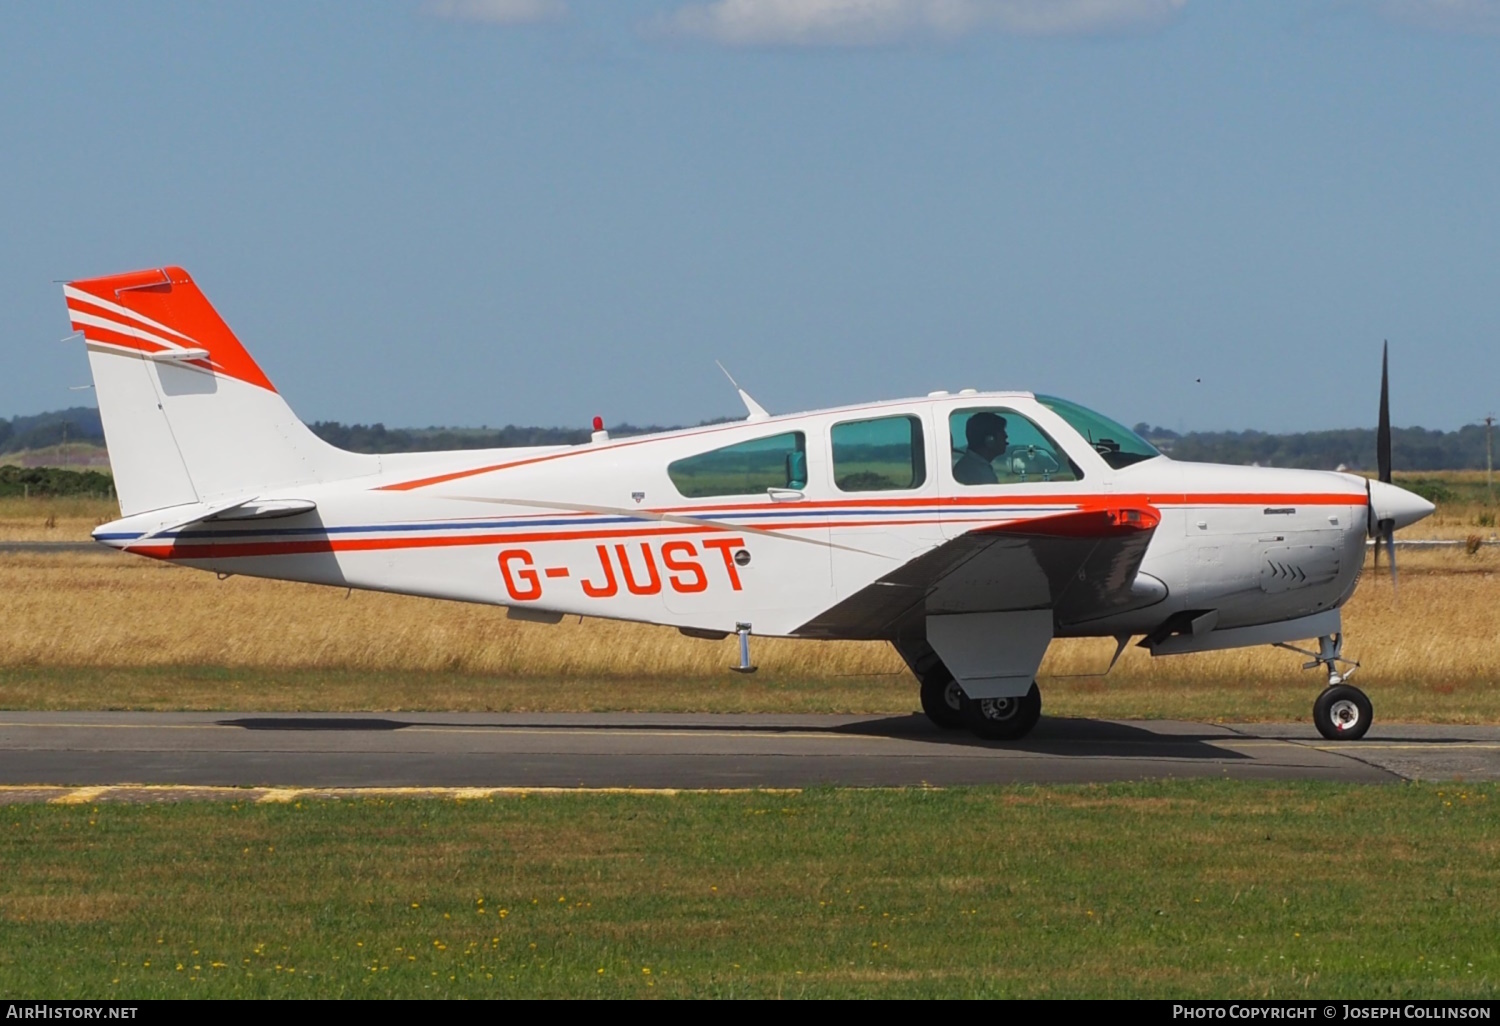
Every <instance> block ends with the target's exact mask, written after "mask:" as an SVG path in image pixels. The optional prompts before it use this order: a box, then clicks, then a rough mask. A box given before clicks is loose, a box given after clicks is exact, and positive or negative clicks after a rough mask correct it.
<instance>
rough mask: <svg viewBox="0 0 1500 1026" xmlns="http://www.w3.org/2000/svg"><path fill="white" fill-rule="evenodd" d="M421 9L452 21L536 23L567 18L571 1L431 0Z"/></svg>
mask: <svg viewBox="0 0 1500 1026" xmlns="http://www.w3.org/2000/svg"><path fill="white" fill-rule="evenodd" d="M422 11H423V13H424V14H430V15H432V16H433V17H435V18H447V19H448V20H450V21H479V22H485V23H487V24H490V25H534V24H536V23H537V22H542V21H556V20H557V19H559V18H562V17H565V16H566V15H567V13H568V4H567V0H428V2H427V3H426V4H424V5H423V7H422Z"/></svg>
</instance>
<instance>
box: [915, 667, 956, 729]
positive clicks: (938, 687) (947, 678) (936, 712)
mask: <svg viewBox="0 0 1500 1026" xmlns="http://www.w3.org/2000/svg"><path fill="white" fill-rule="evenodd" d="M963 702H964V691H963V688H961V687H959V686H958V681H956V680H954V679H953V675H952V674H950V673H947V672H946V671H944V670H942V669H941V668H939V669H938V670H937V671H936V672H934V673H929V674H928V675H927V676H926V677H924V678H923V679H922V711H923V712H924V713H926V714H927V718H928V719H929V720H931V721H932V722H933V723H934V724H936V725H937V726H939V727H942V728H943V729H944V730H957V729H959V728H960V727H962V726H963V725H964V708H963Z"/></svg>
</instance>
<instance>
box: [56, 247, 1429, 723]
mask: <svg viewBox="0 0 1500 1026" xmlns="http://www.w3.org/2000/svg"><path fill="white" fill-rule="evenodd" d="M64 293H65V295H66V298H67V305H68V312H69V315H70V317H71V319H72V324H73V328H74V330H75V331H79V332H82V334H83V337H84V339H85V341H86V343H87V346H88V351H89V363H90V366H91V368H92V371H93V376H94V382H95V388H96V390H97V395H98V400H99V411H100V415H101V417H102V418H103V422H104V431H105V435H106V438H107V441H108V445H109V457H110V464H111V466H112V468H113V471H114V478H115V486H116V489H117V492H118V495H119V500H120V512H121V519H119V520H116V521H114V522H113V523H110V524H106V525H105V526H103V527H100V528H99V529H98V530H96V531H95V532H94V537H95V538H96V539H98V540H99V541H100V542H103V543H104V544H106V545H111V546H114V547H116V548H119V549H124V550H126V551H128V552H134V553H139V554H141V555H144V556H150V557H153V558H156V559H162V560H167V561H170V562H173V563H181V564H184V565H186V566H191V567H197V568H200V569H204V570H213V571H217V572H219V573H221V574H248V575H253V576H259V577H272V578H282V579H287V580H296V581H309V582H313V583H316V584H331V585H338V586H340V587H345V586H347V587H354V588H369V589H375V590H379V591H391V592H401V593H406V594H412V595H426V596H432V597H436V598H445V599H456V600H459V601H467V602H485V603H493V604H496V605H502V606H508V607H509V608H510V615H512V616H515V617H519V618H521V619H525V620H537V621H544V622H556V621H557V620H560V619H561V618H562V616H563V615H564V614H580V615H584V616H598V617H610V618H615V619H621V620H639V621H645V622H650V623H657V624H668V625H671V626H674V627H677V628H679V629H680V630H681V631H682V632H683V633H685V634H688V635H692V636H695V637H709V638H723V637H726V636H728V635H729V634H732V633H738V635H739V638H740V651H741V666H740V667H739V668H741V669H746V670H748V669H751V667H750V664H749V653H748V648H749V637H750V635H751V633H752V632H753V633H754V634H756V635H769V636H784V637H797V638H861V639H882V640H886V641H889V642H891V643H892V644H893V645H894V646H895V648H896V650H897V651H898V652H899V653H900V654H901V656H902V657H903V658H904V659H905V660H906V662H907V664H908V665H909V666H910V667H911V669H912V672H913V673H914V674H915V675H916V677H917V679H918V680H919V681H920V682H921V701H922V707H923V709H924V710H925V711H926V713H927V715H928V716H929V717H930V718H931V719H932V720H933V721H934V722H935V723H937V724H938V725H940V726H942V727H964V726H967V727H968V728H969V729H971V730H972V731H974V732H975V733H977V734H979V735H980V736H981V737H985V738H1018V737H1021V736H1022V735H1024V734H1025V733H1026V732H1027V731H1028V730H1030V729H1031V727H1032V726H1033V725H1034V724H1035V723H1036V721H1037V718H1038V717H1039V716H1040V714H1041V695H1040V692H1039V691H1038V689H1037V685H1036V683H1035V677H1036V673H1037V668H1038V666H1039V665H1040V663H1041V661H1042V656H1043V654H1044V653H1045V652H1046V650H1047V647H1048V645H1049V644H1050V642H1051V641H1052V639H1053V638H1054V637H1110V638H1114V639H1115V640H1116V644H1117V647H1116V649H1115V657H1116V658H1118V656H1119V653H1120V652H1121V651H1122V650H1123V648H1124V646H1125V645H1126V644H1127V643H1128V642H1129V641H1130V640H1131V639H1132V638H1134V637H1141V638H1142V640H1141V642H1140V644H1141V645H1142V646H1144V647H1145V648H1147V649H1148V650H1149V651H1150V652H1151V654H1152V655H1154V656H1166V655H1172V654H1177V653H1184V652H1203V651H1208V650H1211V649H1224V648H1234V647H1239V646H1245V645H1261V644H1276V645H1283V646H1286V647H1291V646H1290V644H1289V643H1290V642H1294V641H1299V640H1302V639H1316V640H1317V648H1316V649H1315V650H1307V651H1306V652H1305V654H1306V655H1307V656H1309V657H1310V659H1311V661H1310V662H1308V663H1307V664H1306V667H1307V668H1314V667H1322V668H1323V669H1325V670H1326V671H1327V673H1328V677H1327V681H1328V683H1327V687H1326V688H1325V690H1324V691H1323V692H1322V694H1321V695H1320V696H1319V697H1318V699H1317V701H1316V703H1315V704H1314V707H1313V715H1314V721H1315V722H1316V724H1317V727H1318V729H1319V730H1320V731H1321V732H1322V733H1323V734H1324V735H1325V736H1327V737H1330V738H1340V737H1342V738H1358V737H1361V736H1363V734H1364V733H1365V731H1366V730H1368V729H1369V726H1370V721H1371V707H1370V702H1369V700H1368V698H1366V696H1365V695H1364V694H1363V692H1361V691H1359V690H1358V689H1357V688H1354V687H1352V686H1350V685H1349V684H1346V683H1344V677H1345V676H1347V675H1348V673H1349V672H1351V671H1352V668H1353V667H1354V666H1356V665H1357V664H1356V663H1353V662H1352V661H1351V660H1348V659H1346V658H1345V657H1344V654H1343V632H1342V628H1341V624H1340V613H1339V609H1340V607H1341V606H1342V605H1343V604H1344V602H1345V601H1346V600H1347V599H1348V598H1349V596H1350V594H1351V593H1352V592H1353V590H1354V586H1355V582H1356V581H1357V580H1358V578H1359V575H1360V571H1361V568H1362V566H1363V562H1364V555H1365V546H1366V538H1367V536H1369V535H1374V536H1376V538H1377V542H1376V544H1377V553H1376V555H1377V559H1378V555H1379V552H1378V545H1379V539H1380V538H1382V537H1383V538H1384V539H1385V540H1386V541H1387V542H1389V541H1390V537H1391V534H1392V532H1393V531H1394V530H1395V529H1396V528H1399V527H1404V526H1406V525H1407V524H1411V523H1413V522H1415V521H1417V520H1420V519H1421V518H1423V517H1425V516H1427V515H1428V514H1429V513H1431V512H1432V509H1433V507H1432V505H1431V504H1430V503H1428V502H1426V501H1425V500H1423V499H1421V498H1420V497H1418V496H1416V495H1413V494H1412V493H1410V492H1407V491H1404V490H1402V489H1401V488H1398V487H1395V486H1394V485H1392V484H1391V483H1390V440H1389V436H1390V432H1389V415H1388V402H1387V400H1386V393H1385V385H1384V381H1383V382H1382V397H1381V411H1380V412H1381V429H1382V430H1381V443H1380V446H1379V448H1380V480H1376V481H1367V480H1365V479H1363V478H1360V477H1355V476H1352V475H1348V474H1337V473H1323V472H1317V471H1306V470H1282V469H1271V468H1256V467H1235V466H1218V465H1210V464H1193V463H1179V462H1175V461H1173V460H1170V459H1168V458H1166V457H1165V456H1163V455H1161V454H1160V453H1159V452H1158V451H1157V450H1156V449H1154V448H1152V446H1151V445H1150V444H1149V443H1148V442H1146V441H1145V440H1144V439H1141V438H1139V437H1137V436H1136V435H1135V434H1134V433H1133V432H1131V431H1129V430H1127V429H1126V428H1125V427H1123V426H1121V425H1120V424H1117V423H1115V422H1113V421H1111V420H1109V419H1108V418H1106V417H1103V416H1101V415H1099V414H1097V413H1094V412H1092V411H1091V410H1087V409H1085V408H1083V407H1082V406H1079V405H1077V404H1076V403H1072V402H1068V401H1066V400H1064V399H1058V398H1054V397H1052V396H1045V395H1033V394H1032V393H1030V392H978V391H975V390H973V389H964V390H962V391H960V392H957V393H948V392H933V393H930V394H929V395H927V396H925V397H922V398H915V399H900V400H894V401H890V402H877V403H868V404H865V405H859V406H847V407H842V408H839V409H831V410H819V411H816V412H812V413H800V414H795V415H790V416H774V417H773V416H770V415H768V414H767V413H766V411H765V410H764V409H762V408H761V407H760V406H759V405H757V404H756V403H755V401H754V400H753V399H751V398H750V397H749V396H748V395H746V394H745V393H744V392H743V391H741V392H740V395H741V398H742V399H743V400H744V402H745V404H746V408H747V409H748V411H749V416H747V417H746V419H745V420H743V421H737V422H734V423H727V424H716V425H712V426H705V427H698V428H691V429H688V430H683V431H671V432H666V433H663V434H657V435H650V436H644V437H632V438H621V439H612V438H610V437H609V435H608V433H607V432H606V431H604V430H602V423H601V422H600V421H599V420H598V418H595V428H596V430H595V432H594V435H593V440H592V442H591V443H589V444H585V445H574V446H555V447H547V448H530V449H492V450H469V451H461V452H433V453H401V454H395V455H363V454H357V453H351V452H345V451H343V450H341V449H337V448H334V447H333V446H330V445H328V444H327V443H325V442H323V441H322V440H321V439H319V438H318V437H317V436H315V435H314V434H313V433H312V432H311V431H310V430H308V429H307V427H305V426H304V425H303V424H302V422H301V421H299V420H298V419H297V417H296V416H295V415H294V414H293V413H292V411H291V408H290V407H288V406H287V404H286V402H285V401H283V400H282V398H281V396H280V395H278V394H277V392H276V390H275V388H274V387H273V386H272V385H271V382H270V380H269V379H268V378H267V377H266V375H265V374H264V373H263V372H262V371H261V368H260V367H259V366H258V365H257V364H256V362H255V361H254V360H253V359H252V358H251V357H250V354H249V353H248V352H246V350H245V349H244V348H243V347H242V346H241V345H240V343H239V341H238V340H237V339H236V338H235V336H234V334H233V333H232V332H231V331H230V330H229V327H228V326H227V325H226V324H225V323H224V321H223V320H222V319H220V317H219V316H218V314H217V313H216V312H215V311H214V309H213V307H212V306H210V305H209V303H208V300H207V299H206V298H204V296H203V293H202V292H200V291H199V289H198V287H197V286H196V285H195V284H194V283H193V280H192V279H191V278H190V277H189V276H188V275H187V273H186V272H184V271H183V270H182V269H180V268H176V267H167V268H164V269H160V270H147V271H138V272H134V273H130V274H122V275H117V276H114V277H108V278H95V279H90V280H87V281H75V282H72V283H70V284H68V285H67V286H66V287H65V288H64ZM1391 557H1392V571H1393V572H1394V569H1395V566H1394V550H1391ZM1296 650H1297V651H1303V650H1302V649H1296ZM1112 665H1113V663H1111V666H1112Z"/></svg>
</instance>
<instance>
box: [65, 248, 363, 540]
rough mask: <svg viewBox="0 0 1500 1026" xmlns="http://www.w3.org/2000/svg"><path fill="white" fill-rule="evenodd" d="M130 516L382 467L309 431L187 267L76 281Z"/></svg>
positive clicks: (76, 318)
mask: <svg viewBox="0 0 1500 1026" xmlns="http://www.w3.org/2000/svg"><path fill="white" fill-rule="evenodd" d="M63 294H64V295H65V296H66V297H67V302H68V316H69V318H70V319H71V320H72V323H73V330H75V331H81V332H82V333H83V337H84V340H85V342H86V343H87V344H88V350H89V366H90V368H91V369H92V371H93V374H94V389H95V394H96V395H97V396H98V399H99V415H100V418H101V419H102V420H103V422H104V436H105V441H106V443H107V444H108V446H109V462H110V467H111V469H112V470H113V471H114V477H115V491H116V493H117V494H118V495H119V496H120V511H121V513H122V514H123V515H125V516H131V515H134V514H136V513H142V512H146V511H148V510H153V509H162V508H164V507H167V506H178V505H182V504H184V503H192V502H211V501H214V500H222V499H225V498H231V497H237V496H238V497H244V496H254V495H257V494H261V495H263V494H265V493H266V492H268V491H270V490H274V489H276V488H282V487H285V486H288V485H298V484H310V483H314V482H321V481H331V480H338V479H341V478H347V477H359V476H363V475H365V474H372V473H375V472H376V471H377V470H378V468H379V461H378V458H377V457H373V456H362V455H358V454H355V453H350V452H344V451H343V450H342V449H336V448H334V447H333V446H331V445H329V444H327V443H326V442H324V441H323V440H322V439H320V438H318V437H317V436H316V435H314V434H313V433H312V432H311V431H309V430H308V429H307V426H306V425H304V424H303V423H302V422H301V421H300V420H298V419H297V417H296V415H295V414H294V413H292V410H291V407H289V406H287V404H286V401H285V400H283V399H282V398H281V396H280V395H278V394H277V392H276V389H275V387H274V386H273V385H272V384H271V381H270V379H269V378H267V377H266V375H265V373H264V372H262V371H261V369H260V367H259V365H257V364H256V362H255V361H254V360H253V359H252V358H251V356H250V354H249V353H248V352H246V351H245V348H244V346H242V345H240V343H239V340H238V339H236V338H235V337H234V333H233V332H232V331H230V330H229V326H228V325H227V324H225V323H224V321H223V319H222V318H220V317H219V315H218V313H217V312H216V311H215V310H214V308H213V307H212V306H211V305H210V304H209V302H208V300H207V299H206V298H205V297H204V295H203V293H202V292H200V291H199V290H198V286H197V285H195V284H194V283H193V279H192V278H190V277H188V274H187V272H186V271H184V270H182V269H181V268H180V267H166V268H162V269H160V270H150V271H134V272H131V273H129V274H119V275H114V276H112V277H108V278H92V279H89V280H87V281H75V282H70V283H69V284H67V285H66V286H64V288H63Z"/></svg>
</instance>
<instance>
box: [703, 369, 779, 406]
mask: <svg viewBox="0 0 1500 1026" xmlns="http://www.w3.org/2000/svg"><path fill="white" fill-rule="evenodd" d="M714 363H716V364H718V365H719V370H721V371H724V376H725V377H726V378H728V379H729V383H730V384H731V385H733V386H734V390H735V391H736V392H738V393H739V394H740V402H742V403H744V404H745V410H746V412H747V413H748V416H747V417H745V420H746V421H757V420H766V419H768V418H769V417H770V416H771V415H770V414H769V413H767V412H766V408H765V407H764V406H762V405H761V404H760V403H758V402H756V401H755V400H754V399H752V398H750V393H749V392H746V391H745V390H744V389H743V388H741V387H740V383H739V382H738V381H736V380H734V375H733V374H731V373H729V371H728V370H727V369H726V368H725V366H724V365H723V364H722V363H719V361H718V360H715V361H714Z"/></svg>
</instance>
